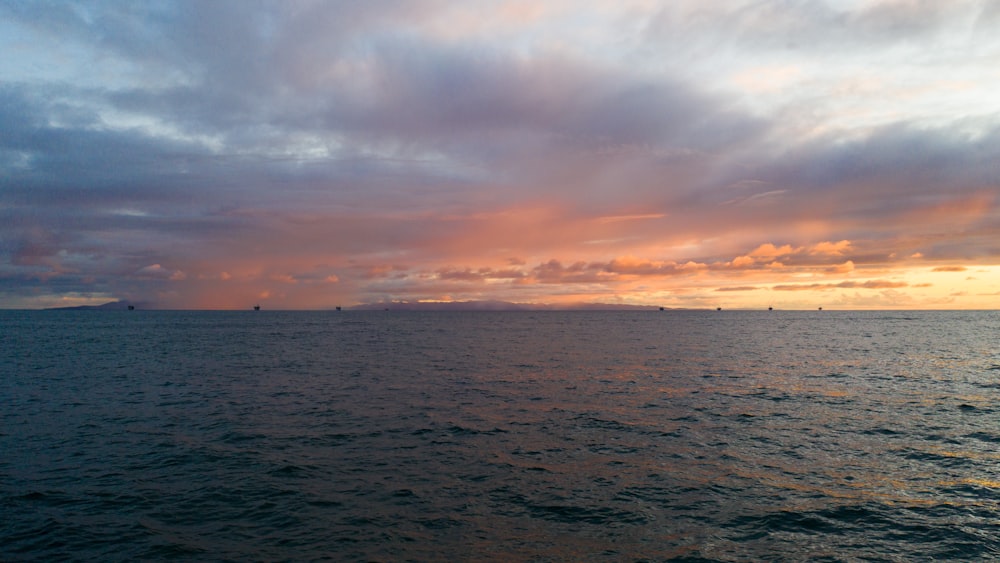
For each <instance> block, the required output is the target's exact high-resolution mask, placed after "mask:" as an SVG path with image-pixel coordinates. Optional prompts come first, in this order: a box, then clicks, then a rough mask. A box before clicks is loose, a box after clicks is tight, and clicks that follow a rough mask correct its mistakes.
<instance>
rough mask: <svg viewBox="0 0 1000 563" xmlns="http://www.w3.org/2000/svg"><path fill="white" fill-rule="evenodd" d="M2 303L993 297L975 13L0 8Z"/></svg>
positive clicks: (997, 139)
mask: <svg viewBox="0 0 1000 563" xmlns="http://www.w3.org/2000/svg"><path fill="white" fill-rule="evenodd" d="M0 52H3V53H4V56H3V57H0V308H43V307H54V306H74V305H88V304H90V305H94V304H100V303H104V302H108V301H114V300H128V301H130V302H132V303H138V304H141V305H142V306H144V307H148V308H168V309H249V308H250V307H251V306H252V305H254V304H260V305H261V307H262V308H267V309H330V308H333V307H336V306H344V307H349V306H353V305H357V304H361V303H383V302H386V303H388V302H392V301H409V302H416V301H467V300H502V301H510V302H516V303H539V304H540V303H547V304H572V303H612V304H628V305H653V306H663V307H698V308H700V307H709V308H715V307H724V308H766V307H774V308H776V309H815V308H817V307H824V308H828V309H982V308H990V309H995V308H998V306H1000V95H998V93H1000V0H948V1H943V0H942V1H930V0H928V1H923V0H837V1H834V0H829V1H825V2H824V1H821V0H816V1H801V0H770V1H769V0H752V1H751V0H746V1H739V0H732V1H729V0H719V1H709V0H672V1H664V2H655V1H650V0H616V1H608V2H599V1H594V2H576V1H570V0H565V1H563V0H549V1H539V0H532V1H519V0H511V1H503V0H497V1H474V0H473V1H462V2H444V1H434V0H427V1H424V0H414V1H408V2H392V1H380V0H371V1H365V2H356V1H343V2H338V1H323V2H318V1H295V0H282V1H280V2H279V1H255V0H233V1H223V0H210V1H202V0H196V1H190V2H178V1H170V0H156V1H148V2H147V1H142V2H119V1H115V0H106V1H100V2H98V1H93V2H69V1H53V2H47V1H35V2H22V1H19V0H0Z"/></svg>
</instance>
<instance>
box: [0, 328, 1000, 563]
mask: <svg viewBox="0 0 1000 563" xmlns="http://www.w3.org/2000/svg"><path fill="white" fill-rule="evenodd" d="M998 336H1000V313H998V312H839V311H798V312H791V311H772V312H766V311H760V312H750V311H718V312H717V311H665V312H448V313H432V312H419V313H418V312H402V311H377V312H354V311H343V312H272V311H260V312H253V311H247V312H159V311H131V312H124V311H122V312H92V311H30V312H28V311H3V312H0V560H4V561H67V560H90V561H96V560H100V561H126V560H128V561H132V560H164V559H180V560H211V561H224V560H229V561H280V560H288V561H312V560H327V561H442V560H445V561H669V560H677V561H685V560H686V561H807V560H808V561H931V560H966V561H967V560H988V559H1000V339H998Z"/></svg>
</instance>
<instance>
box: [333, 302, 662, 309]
mask: <svg viewBox="0 0 1000 563" xmlns="http://www.w3.org/2000/svg"><path fill="white" fill-rule="evenodd" d="M347 309H349V310H352V311H380V310H386V309H388V310H391V311H658V310H666V309H669V308H667V307H660V306H658V305H626V304H621V303H570V304H548V303H512V302H510V301H384V302H380V303H365V304H362V305H355V306H353V307H348V308H347Z"/></svg>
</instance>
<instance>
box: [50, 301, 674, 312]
mask: <svg viewBox="0 0 1000 563" xmlns="http://www.w3.org/2000/svg"><path fill="white" fill-rule="evenodd" d="M130 307H131V308H133V309H144V308H148V309H155V308H156V307H155V305H150V304H148V303H145V304H142V303H133V302H130V301H125V300H120V301H111V302H108V303H104V304H102V305H77V306H75V307H48V308H46V309H45V310H46V311H127V310H130V309H129V308H130ZM274 310H278V309H274ZM331 310H337V311H385V310H389V311H657V310H660V311H664V310H667V311H673V310H683V309H674V308H671V307H661V306H658V305H626V304H621V303H570V304H549V303H513V302H510V301H495V300H487V301H383V302H378V303H362V304H361V305H354V306H350V307H337V308H336V309H332V308H331Z"/></svg>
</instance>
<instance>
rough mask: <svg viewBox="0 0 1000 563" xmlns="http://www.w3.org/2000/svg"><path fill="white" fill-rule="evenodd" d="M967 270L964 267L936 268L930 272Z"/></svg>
mask: <svg viewBox="0 0 1000 563" xmlns="http://www.w3.org/2000/svg"><path fill="white" fill-rule="evenodd" d="M967 269H968V268H966V267H965V266H938V267H936V268H934V269H933V270H931V271H932V272H964V271H966V270H967Z"/></svg>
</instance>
